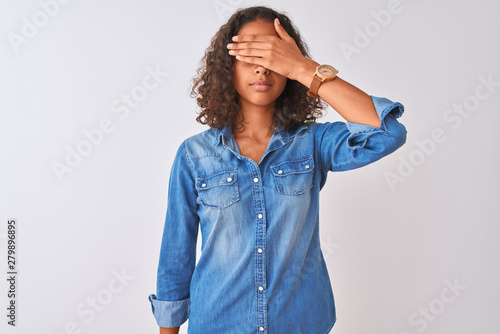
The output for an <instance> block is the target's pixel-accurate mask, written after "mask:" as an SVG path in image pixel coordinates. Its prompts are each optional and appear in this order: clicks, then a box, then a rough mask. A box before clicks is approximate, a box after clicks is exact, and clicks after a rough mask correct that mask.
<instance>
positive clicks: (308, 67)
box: [293, 58, 320, 88]
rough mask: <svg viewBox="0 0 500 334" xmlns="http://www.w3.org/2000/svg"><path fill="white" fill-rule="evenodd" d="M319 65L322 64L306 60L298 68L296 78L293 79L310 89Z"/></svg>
mask: <svg viewBox="0 0 500 334" xmlns="http://www.w3.org/2000/svg"><path fill="white" fill-rule="evenodd" d="M319 65H320V64H319V63H318V62H316V61H314V60H312V59H307V58H306V59H305V60H304V62H303V63H302V65H301V66H299V67H298V69H297V72H296V73H297V74H296V77H295V78H293V79H294V80H296V81H298V82H300V83H301V84H303V85H304V86H306V87H307V88H309V86H310V85H311V82H312V79H313V76H314V72H316V67H318V66H319Z"/></svg>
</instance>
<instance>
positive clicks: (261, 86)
mask: <svg viewBox="0 0 500 334" xmlns="http://www.w3.org/2000/svg"><path fill="white" fill-rule="evenodd" d="M250 86H252V87H253V88H254V89H255V90H256V91H258V92H265V91H268V90H269V89H271V86H272V85H271V84H270V83H269V82H267V81H256V82H254V83H253V84H251V85H250Z"/></svg>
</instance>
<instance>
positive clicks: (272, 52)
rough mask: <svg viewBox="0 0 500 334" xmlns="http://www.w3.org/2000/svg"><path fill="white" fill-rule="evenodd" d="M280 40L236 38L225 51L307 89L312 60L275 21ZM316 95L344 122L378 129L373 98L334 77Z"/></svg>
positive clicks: (378, 119)
mask: <svg viewBox="0 0 500 334" xmlns="http://www.w3.org/2000/svg"><path fill="white" fill-rule="evenodd" d="M274 27H275V29H276V32H277V34H278V35H279V37H276V36H273V35H238V36H234V37H233V42H236V43H229V44H228V45H227V48H228V49H230V52H231V53H230V54H231V55H233V56H235V57H237V59H239V60H241V61H244V62H248V63H251V64H256V65H261V66H263V67H265V68H268V69H270V70H271V71H274V72H276V73H278V74H280V75H283V76H286V77H288V78H290V79H292V80H296V81H298V82H300V83H302V84H303V85H304V86H306V87H308V88H309V87H310V85H311V81H312V79H313V75H314V72H315V70H316V67H317V66H318V65H319V64H318V63H317V62H315V61H314V60H311V59H308V58H306V57H304V55H303V54H302V53H301V51H300V49H299V48H298V46H297V44H296V42H295V40H294V39H293V38H292V37H290V35H289V34H288V33H287V32H286V30H285V29H284V28H283V27H282V26H281V25H280V24H279V21H278V19H275V21H274ZM318 95H319V96H320V97H321V98H322V99H323V100H325V102H327V103H328V104H329V105H330V106H331V107H332V108H333V109H335V110H336V111H337V112H338V113H339V114H340V115H341V116H342V117H343V118H344V119H345V120H347V121H348V122H353V123H360V124H365V125H370V126H373V127H379V126H380V121H381V120H380V118H379V117H378V115H377V112H376V110H375V106H374V105H373V103H372V99H371V98H370V96H369V95H368V94H366V93H365V92H363V91H362V90H360V89H359V88H357V87H355V86H353V85H351V84H350V83H348V82H346V81H344V80H342V79H341V78H339V77H337V78H335V79H334V80H332V81H327V82H323V83H322V84H321V86H320V87H319V90H318Z"/></svg>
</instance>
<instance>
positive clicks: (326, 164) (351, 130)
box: [315, 95, 407, 173]
mask: <svg viewBox="0 0 500 334" xmlns="http://www.w3.org/2000/svg"><path fill="white" fill-rule="evenodd" d="M370 97H371V98H372V101H373V104H374V106H375V110H376V111H377V114H378V116H379V118H380V125H379V127H373V126H370V125H365V124H360V123H351V122H345V123H344V122H333V123H329V122H327V123H324V124H318V126H317V129H316V132H315V141H316V145H317V147H319V152H320V157H319V161H320V164H321V169H322V171H323V172H325V173H326V172H328V171H346V170H351V169H355V168H359V167H362V166H365V165H368V164H370V163H372V162H374V161H377V160H379V159H380V158H382V157H384V156H386V155H388V154H390V153H392V152H394V151H396V150H397V149H398V148H399V147H401V146H402V145H403V144H404V143H405V142H406V133H407V131H406V128H405V127H404V125H403V124H401V123H399V122H398V121H397V120H396V119H397V118H399V117H401V115H402V114H403V112H404V106H403V105H402V104H401V103H399V102H392V101H390V100H388V99H386V98H383V97H375V96H372V95H370Z"/></svg>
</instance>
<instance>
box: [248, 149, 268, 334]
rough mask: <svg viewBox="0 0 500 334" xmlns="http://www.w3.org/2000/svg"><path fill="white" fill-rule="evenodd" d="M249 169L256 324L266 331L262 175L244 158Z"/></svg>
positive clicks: (264, 221) (265, 231)
mask: <svg viewBox="0 0 500 334" xmlns="http://www.w3.org/2000/svg"><path fill="white" fill-rule="evenodd" d="M246 160H247V161H246V162H247V166H248V167H249V171H250V178H251V184H252V187H253V191H252V192H253V195H254V210H255V216H256V220H255V221H256V230H255V246H256V250H257V254H256V257H255V286H256V287H257V291H256V293H257V326H258V328H259V331H260V332H262V333H267V330H266V327H267V294H266V293H265V291H266V290H265V288H264V287H265V286H266V284H267V283H266V253H265V252H264V249H266V241H267V239H266V238H267V227H266V224H267V222H266V219H265V202H264V190H263V186H262V181H263V180H262V175H261V173H260V169H259V167H258V165H257V164H256V163H255V162H254V161H251V160H249V159H246Z"/></svg>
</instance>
